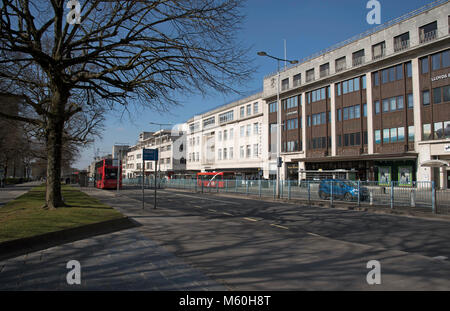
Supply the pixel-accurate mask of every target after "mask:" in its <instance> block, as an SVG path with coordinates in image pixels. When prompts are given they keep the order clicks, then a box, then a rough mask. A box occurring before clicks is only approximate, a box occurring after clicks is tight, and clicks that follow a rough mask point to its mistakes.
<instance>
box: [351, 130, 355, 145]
mask: <svg viewBox="0 0 450 311" xmlns="http://www.w3.org/2000/svg"><path fill="white" fill-rule="evenodd" d="M354 145H355V134H354V133H351V134H350V146H354Z"/></svg>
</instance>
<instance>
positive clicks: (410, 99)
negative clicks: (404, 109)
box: [407, 94, 414, 109]
mask: <svg viewBox="0 0 450 311" xmlns="http://www.w3.org/2000/svg"><path fill="white" fill-rule="evenodd" d="M407 100H408V109H413V108H414V96H413V94H408V95H407Z"/></svg>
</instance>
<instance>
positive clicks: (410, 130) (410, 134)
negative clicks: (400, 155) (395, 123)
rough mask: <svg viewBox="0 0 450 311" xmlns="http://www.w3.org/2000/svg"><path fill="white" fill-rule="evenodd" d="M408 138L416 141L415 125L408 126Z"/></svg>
mask: <svg viewBox="0 0 450 311" xmlns="http://www.w3.org/2000/svg"><path fill="white" fill-rule="evenodd" d="M408 140H409V141H410V142H413V141H414V125H411V126H408Z"/></svg>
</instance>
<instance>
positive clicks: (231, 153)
mask: <svg viewBox="0 0 450 311" xmlns="http://www.w3.org/2000/svg"><path fill="white" fill-rule="evenodd" d="M228 158H229V159H230V160H232V159H234V154H233V147H230V154H229V156H228Z"/></svg>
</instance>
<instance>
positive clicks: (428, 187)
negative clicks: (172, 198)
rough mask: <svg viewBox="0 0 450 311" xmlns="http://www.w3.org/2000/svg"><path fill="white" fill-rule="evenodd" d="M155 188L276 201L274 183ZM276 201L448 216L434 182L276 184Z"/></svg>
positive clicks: (149, 182) (448, 197)
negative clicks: (343, 205)
mask: <svg viewBox="0 0 450 311" xmlns="http://www.w3.org/2000/svg"><path fill="white" fill-rule="evenodd" d="M123 186H124V187H125V188H126V187H137V188H141V187H142V178H133V179H124V180H123ZM157 186H158V188H173V189H184V190H190V191H193V192H202V193H236V194H241V195H251V196H253V197H254V196H257V197H261V198H263V197H265V198H276V197H277V192H276V181H275V180H244V179H235V180H217V181H213V182H208V183H202V182H201V181H197V180H196V179H166V178H163V179H161V180H158V181H157ZM144 187H145V188H151V189H154V187H155V181H154V179H153V178H145V180H144ZM279 198H280V199H286V200H305V201H308V202H320V201H321V202H328V203H329V204H330V206H333V205H335V204H337V203H340V202H345V203H347V204H352V205H356V206H362V207H368V208H370V207H372V206H384V207H389V208H391V209H396V208H408V209H413V210H417V211H424V212H432V213H435V214H437V213H439V214H449V213H450V191H449V190H437V189H435V185H434V182H428V181H415V182H410V183H408V184H402V183H400V182H396V181H392V182H387V183H382V182H377V181H351V180H323V181H297V180H284V181H280V190H279Z"/></svg>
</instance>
